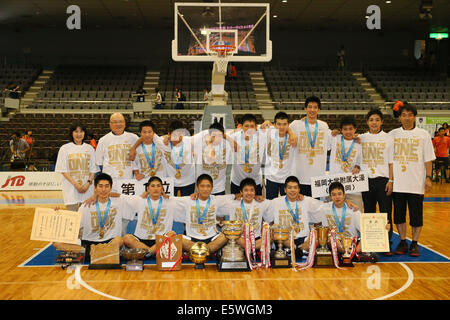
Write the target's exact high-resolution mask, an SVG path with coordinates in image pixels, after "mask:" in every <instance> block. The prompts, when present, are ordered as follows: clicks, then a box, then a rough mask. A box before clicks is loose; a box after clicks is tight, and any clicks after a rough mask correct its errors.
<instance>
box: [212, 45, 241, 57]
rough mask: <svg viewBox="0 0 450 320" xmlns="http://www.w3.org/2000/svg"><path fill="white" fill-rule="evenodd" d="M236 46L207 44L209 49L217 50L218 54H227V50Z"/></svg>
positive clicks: (231, 49)
mask: <svg viewBox="0 0 450 320" xmlns="http://www.w3.org/2000/svg"><path fill="white" fill-rule="evenodd" d="M235 48H236V47H235V46H233V45H230V44H215V45H211V46H209V49H211V50H212V51H215V52H217V54H218V55H219V54H220V55H225V54H228V52H230V51H233V50H234V49H235Z"/></svg>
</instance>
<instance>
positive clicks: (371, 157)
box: [359, 109, 394, 256]
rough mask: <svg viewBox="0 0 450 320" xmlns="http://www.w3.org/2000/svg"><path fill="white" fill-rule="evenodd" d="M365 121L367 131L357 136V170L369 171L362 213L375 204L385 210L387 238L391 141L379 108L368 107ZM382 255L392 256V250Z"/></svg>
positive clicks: (373, 209) (392, 174)
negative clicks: (358, 144) (383, 126)
mask: <svg viewBox="0 0 450 320" xmlns="http://www.w3.org/2000/svg"><path fill="white" fill-rule="evenodd" d="M366 120H367V126H368V127H369V131H368V132H366V133H364V134H362V135H360V136H359V137H360V140H361V146H362V154H363V156H362V161H361V171H367V172H369V191H367V192H363V193H362V197H363V202H364V212H366V213H374V212H376V211H377V203H378V207H379V210H380V212H383V213H387V216H388V221H389V224H390V225H391V229H390V230H389V240H391V238H392V233H393V230H392V227H393V225H392V187H393V182H394V180H393V179H394V173H393V165H392V161H393V157H394V143H393V140H392V138H391V137H390V136H389V134H387V133H386V132H384V131H383V130H382V128H381V126H382V125H383V113H381V111H380V110H379V109H372V110H370V111H369V112H368V113H367V116H366ZM390 246H391V244H390ZM385 255H388V256H391V255H393V252H392V250H389V252H386V253H385Z"/></svg>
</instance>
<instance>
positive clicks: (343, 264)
mask: <svg viewBox="0 0 450 320" xmlns="http://www.w3.org/2000/svg"><path fill="white" fill-rule="evenodd" d="M341 267H352V268H353V267H354V265H353V263H352V259H351V258H350V257H342V259H341Z"/></svg>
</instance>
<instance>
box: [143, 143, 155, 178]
mask: <svg viewBox="0 0 450 320" xmlns="http://www.w3.org/2000/svg"><path fill="white" fill-rule="evenodd" d="M141 147H142V151H144V155H145V158H146V159H147V163H148V166H149V167H150V176H151V177H153V176H154V175H155V173H156V170H155V153H156V152H155V143H154V142H152V160H151V161H150V157H149V156H148V153H147V149H146V148H145V145H144V143H142V144H141Z"/></svg>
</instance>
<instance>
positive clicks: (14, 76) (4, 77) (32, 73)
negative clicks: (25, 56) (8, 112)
mask: <svg viewBox="0 0 450 320" xmlns="http://www.w3.org/2000/svg"><path fill="white" fill-rule="evenodd" d="M41 70H42V68H41V67H40V66H27V65H5V66H0V88H1V90H0V105H3V103H4V98H5V97H6V96H7V92H4V89H5V88H6V87H7V86H8V84H9V83H11V82H13V83H14V84H17V85H19V86H20V91H21V94H20V96H21V97H23V96H24V94H25V91H27V90H28V89H29V87H30V86H31V84H32V83H33V81H34V80H36V78H37V77H38V75H39V73H40V72H41Z"/></svg>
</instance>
